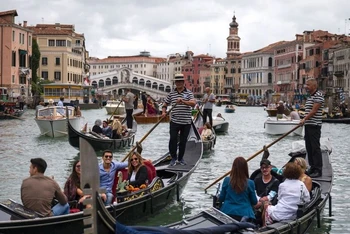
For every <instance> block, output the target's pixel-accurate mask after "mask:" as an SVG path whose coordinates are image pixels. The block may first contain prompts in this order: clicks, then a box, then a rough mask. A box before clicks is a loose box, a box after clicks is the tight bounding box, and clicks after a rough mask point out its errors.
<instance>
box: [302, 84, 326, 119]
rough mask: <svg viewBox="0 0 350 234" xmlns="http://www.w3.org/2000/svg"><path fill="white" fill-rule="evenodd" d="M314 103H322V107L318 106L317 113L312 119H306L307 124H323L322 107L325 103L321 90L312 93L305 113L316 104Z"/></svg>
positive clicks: (306, 104)
mask: <svg viewBox="0 0 350 234" xmlns="http://www.w3.org/2000/svg"><path fill="white" fill-rule="evenodd" d="M314 103H321V107H320V108H318V110H317V112H316V114H314V116H312V117H311V118H310V119H308V120H306V121H305V125H319V126H321V125H322V109H323V104H324V98H323V95H322V93H321V92H320V91H318V90H316V92H315V93H314V94H312V95H311V96H310V97H309V98H308V99H307V100H306V103H305V114H306V115H308V114H309V113H310V112H311V110H312V107H313V106H314Z"/></svg>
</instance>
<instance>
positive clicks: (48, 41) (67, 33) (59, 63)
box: [25, 23, 88, 84]
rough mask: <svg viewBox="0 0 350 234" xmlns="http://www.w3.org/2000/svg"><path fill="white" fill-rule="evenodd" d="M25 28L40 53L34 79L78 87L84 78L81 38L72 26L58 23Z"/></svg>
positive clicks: (84, 58) (83, 38)
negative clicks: (30, 34) (36, 76)
mask: <svg viewBox="0 0 350 234" xmlns="http://www.w3.org/2000/svg"><path fill="white" fill-rule="evenodd" d="M25 26H26V25H25ZM28 28H29V29H31V30H32V31H33V36H34V38H36V39H37V42H38V45H39V50H40V53H41V58H40V66H39V69H38V74H37V75H38V77H40V78H43V79H45V80H50V81H54V82H55V83H62V84H82V83H83V82H84V79H85V78H86V77H88V65H87V63H86V58H87V57H88V53H87V51H86V48H85V37H84V34H79V33H76V32H75V28H74V25H66V24H59V23H56V24H37V25H36V26H28Z"/></svg>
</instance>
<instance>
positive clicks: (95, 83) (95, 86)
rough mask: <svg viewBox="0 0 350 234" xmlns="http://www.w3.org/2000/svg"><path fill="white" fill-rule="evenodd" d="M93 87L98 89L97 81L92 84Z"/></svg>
mask: <svg viewBox="0 0 350 234" xmlns="http://www.w3.org/2000/svg"><path fill="white" fill-rule="evenodd" d="M91 85H92V86H93V87H94V88H95V89H96V88H97V82H96V80H94V81H93V82H92V83H91Z"/></svg>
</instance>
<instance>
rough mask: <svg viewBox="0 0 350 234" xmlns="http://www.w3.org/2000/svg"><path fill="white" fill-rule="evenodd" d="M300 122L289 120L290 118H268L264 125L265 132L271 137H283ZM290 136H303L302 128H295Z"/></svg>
mask: <svg viewBox="0 0 350 234" xmlns="http://www.w3.org/2000/svg"><path fill="white" fill-rule="evenodd" d="M299 123H300V120H291V119H290V118H282V119H278V120H277V118H276V117H268V118H267V120H266V121H265V123H264V128H265V132H266V133H267V134H271V135H283V134H285V133H287V132H289V131H290V130H292V129H293V128H295V127H296V126H297V125H299ZM291 135H299V136H302V135H303V127H299V128H297V129H296V130H295V131H294V132H292V133H291Z"/></svg>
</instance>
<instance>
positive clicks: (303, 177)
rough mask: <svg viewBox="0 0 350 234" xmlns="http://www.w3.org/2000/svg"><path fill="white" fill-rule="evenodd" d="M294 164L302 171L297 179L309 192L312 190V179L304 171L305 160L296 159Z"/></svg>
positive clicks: (305, 167)
mask: <svg viewBox="0 0 350 234" xmlns="http://www.w3.org/2000/svg"><path fill="white" fill-rule="evenodd" d="M294 162H295V163H296V164H297V165H298V166H299V167H300V168H301V170H302V172H303V173H302V174H301V176H300V177H299V179H300V180H301V181H302V182H304V184H305V186H306V188H307V190H308V191H309V192H310V191H311V189H312V179H311V177H310V176H308V175H307V174H306V173H305V171H306V169H307V164H306V160H305V159H303V158H301V157H297V158H295V159H294Z"/></svg>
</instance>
